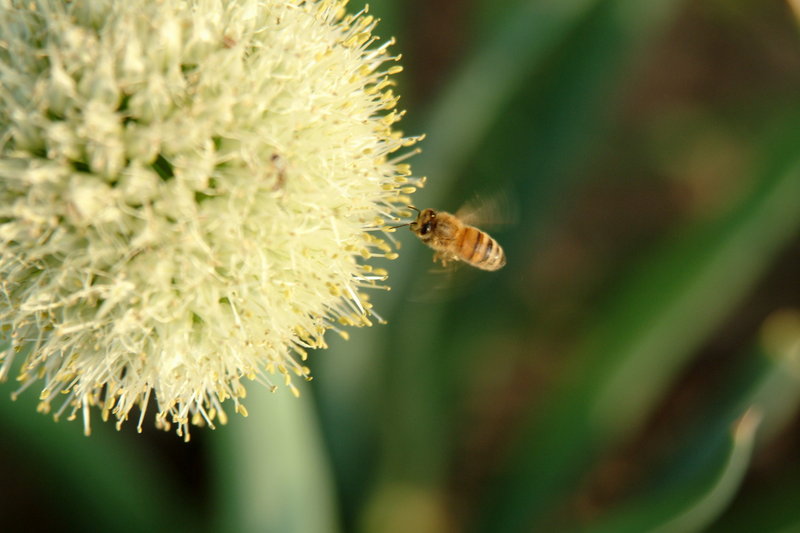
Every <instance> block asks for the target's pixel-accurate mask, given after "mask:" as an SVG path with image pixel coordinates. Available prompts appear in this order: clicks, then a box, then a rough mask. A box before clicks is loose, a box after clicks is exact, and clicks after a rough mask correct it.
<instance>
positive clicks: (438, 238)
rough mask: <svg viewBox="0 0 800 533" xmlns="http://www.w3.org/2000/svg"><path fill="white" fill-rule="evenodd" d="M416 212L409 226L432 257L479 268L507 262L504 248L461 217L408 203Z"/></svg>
mask: <svg viewBox="0 0 800 533" xmlns="http://www.w3.org/2000/svg"><path fill="white" fill-rule="evenodd" d="M408 207H409V209H413V210H414V211H416V212H417V218H416V220H414V221H412V222H409V223H408V224H401V225H400V226H394V227H395V228H402V227H403V226H408V227H409V228H410V229H411V231H412V232H413V233H414V235H416V236H417V237H419V239H420V240H421V241H422V242H424V243H425V244H427V245H428V246H430V247H431V248H433V249H434V250H435V251H436V253H435V254H434V256H433V260H434V261H441V263H442V266H447V263H449V262H450V261H464V262H465V263H467V264H468V265H472V266H474V267H475V268H480V269H481V270H498V269H500V268H502V267H503V266H505V264H506V254H505V253H504V252H503V248H501V247H500V245H499V244H498V243H497V241H496V240H494V239H493V238H492V237H491V236H489V234H488V233H486V232H485V231H481V230H479V229H478V228H476V227H474V226H470V225H469V224H467V223H466V222H464V221H463V220H462V219H461V218H459V217H458V216H456V215H453V214H451V213H447V212H445V211H435V210H433V209H423V210H422V211H420V210H419V209H417V208H416V207H414V206H413V205H410V206H408Z"/></svg>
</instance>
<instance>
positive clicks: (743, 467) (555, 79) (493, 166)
mask: <svg viewBox="0 0 800 533" xmlns="http://www.w3.org/2000/svg"><path fill="white" fill-rule="evenodd" d="M353 8H355V6H353ZM370 9H371V12H373V13H374V14H376V15H377V16H378V17H381V18H382V19H383V21H382V23H381V26H380V28H382V30H383V32H384V34H385V35H390V34H392V35H396V36H397V37H398V42H399V45H398V46H397V47H396V48H397V49H398V50H401V51H403V53H404V56H405V60H404V62H405V64H406V71H405V74H404V76H405V78H404V79H403V86H402V87H400V89H399V92H400V94H403V95H406V100H405V107H406V108H408V110H409V117H408V120H407V121H406V124H405V127H406V128H407V129H408V130H409V131H410V132H413V133H419V132H426V133H427V134H428V139H427V140H426V141H425V142H424V143H423V149H424V152H423V153H422V154H421V155H419V156H417V157H415V158H414V159H413V160H412V163H413V166H414V170H415V172H416V173H417V174H419V175H426V176H428V177H429V187H426V189H425V190H423V191H421V192H420V193H418V195H417V196H416V197H415V202H416V203H417V204H418V205H420V206H431V207H436V208H442V209H449V210H454V209H457V208H458V206H459V205H460V204H461V203H462V202H464V201H467V200H469V199H471V198H474V197H475V196H476V195H478V196H483V197H487V198H492V197H505V198H506V199H508V200H509V201H511V202H512V203H513V204H515V205H514V206H513V207H514V208H515V210H516V211H518V212H519V217H518V221H517V222H516V223H515V224H506V225H500V226H495V227H489V228H487V229H490V230H491V232H492V234H493V235H494V236H495V237H496V238H497V239H498V240H499V241H500V242H501V243H502V244H503V245H504V247H505V248H506V252H507V255H508V257H509V264H508V266H507V267H506V268H505V269H503V270H501V271H499V272H497V273H484V272H471V271H469V269H460V270H459V271H457V272H455V274H454V275H453V276H446V275H442V274H441V273H431V272H430V270H431V262H430V260H431V259H430V258H431V253H430V251H429V250H428V249H426V248H424V247H423V246H422V245H421V244H419V243H418V242H415V240H414V238H413V236H412V235H410V234H408V233H406V232H403V233H402V234H398V238H399V239H400V240H401V243H402V254H401V258H400V259H399V260H398V261H395V262H393V263H389V264H388V265H387V268H388V269H389V270H390V272H391V280H390V281H391V284H392V287H393V290H392V291H391V292H390V293H387V294H380V295H376V296H374V300H375V305H376V308H378V309H379V310H380V312H381V313H382V314H383V315H384V316H385V317H386V318H388V319H389V322H390V323H389V325H387V326H376V327H373V328H370V329H368V330H360V331H354V332H353V333H352V335H351V340H350V341H347V342H345V341H343V340H340V339H331V348H330V349H329V350H326V351H323V352H317V353H314V354H312V355H311V365H312V367H313V368H312V370H313V372H314V375H315V377H316V379H315V380H314V381H313V382H311V383H309V384H308V385H307V386H306V387H304V389H303V396H302V397H301V399H300V400H294V399H293V398H291V397H289V395H288V394H285V392H286V391H281V392H278V393H276V394H274V395H272V394H269V393H266V392H265V391H262V390H258V389H257V388H256V387H253V388H252V390H251V391H250V397H249V403H248V405H249V407H250V408H249V412H250V416H249V417H248V418H246V419H245V418H241V417H236V418H235V419H233V420H231V422H230V423H229V424H228V426H227V427H225V428H220V429H218V430H216V431H210V430H205V431H203V430H196V431H195V432H194V433H193V440H192V442H191V443H189V444H184V443H183V442H182V441H181V440H180V439H178V438H176V437H175V436H174V435H171V434H160V433H157V432H156V431H155V430H153V429H150V428H148V430H146V431H145V433H144V434H143V435H138V434H136V432H135V430H134V429H132V428H130V427H128V428H124V429H123V431H121V432H115V431H114V430H113V427H111V426H110V424H108V425H103V424H101V423H99V421H98V422H97V423H96V424H95V429H94V434H93V435H92V437H91V438H88V439H87V438H85V437H83V436H82V435H81V428H80V427H79V425H78V424H77V423H73V424H69V423H64V422H61V423H58V424H54V423H53V422H52V421H51V420H50V419H49V418H47V417H43V416H34V415H32V411H33V409H34V407H33V404H34V403H35V398H33V397H32V395H31V394H23V395H22V396H21V398H20V400H18V401H17V402H14V403H12V402H10V401H4V402H0V424H2V432H3V435H4V438H3V439H2V444H1V445H0V447H1V448H2V452H3V453H2V455H0V457H2V471H3V472H4V475H3V476H2V478H0V479H2V481H0V483H2V484H3V494H4V495H5V497H4V498H3V500H2V504H0V510H2V513H3V514H4V516H5V517H6V521H7V522H6V527H4V530H9V531H10V530H15V529H16V530H20V531H22V530H40V529H55V528H56V527H57V528H58V529H60V530H62V531H63V530H67V531H69V530H79V529H81V530H82V529H86V528H89V527H91V528H92V529H99V530H113V531H128V530H130V531H144V530H147V531H175V530H177V531H180V530H187V531H204V530H207V531H269V532H303V533H312V532H335V531H348V532H349V531H363V532H369V533H371V532H376V533H391V532H407V531H415V532H420V533H425V532H431V533H436V532H455V531H467V532H527V531H578V530H580V531H597V532H640V531H660V532H667V531H675V532H689V531H720V532H722V531H725V532H736V531H743V532H745V531H756V530H757V531H790V530H796V529H797V528H798V527H800V510H798V508H797V506H796V501H797V497H798V495H800V461H799V460H798V453H797V450H798V449H800V424H799V423H798V417H797V408H798V405H799V403H798V402H800V383H798V379H799V378H800V99H798V97H799V96H800V41H799V40H798V34H797V27H796V19H795V18H794V17H793V14H792V11H791V10H790V8H789V5H788V4H787V3H784V2H781V1H779V0H770V1H764V0H703V1H701V2H679V1H677V0H650V1H648V2H642V1H641V0H529V1H523V0H505V1H503V2H490V1H488V0H476V1H474V2H461V1H458V0H430V1H422V0H413V1H404V2H401V1H399V0H380V1H378V2H375V3H373V4H372V5H371V7H370ZM13 388H14V384H4V385H3V386H2V390H3V391H5V392H10V391H11V390H13ZM145 427H147V425H145ZM8 524H18V525H19V526H16V525H14V526H10V529H9V527H8Z"/></svg>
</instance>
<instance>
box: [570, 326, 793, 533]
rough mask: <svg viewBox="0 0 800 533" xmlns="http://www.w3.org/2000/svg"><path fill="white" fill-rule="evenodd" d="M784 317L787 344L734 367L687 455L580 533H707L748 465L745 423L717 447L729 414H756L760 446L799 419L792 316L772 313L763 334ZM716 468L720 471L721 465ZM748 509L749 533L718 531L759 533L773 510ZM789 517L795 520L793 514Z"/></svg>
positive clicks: (775, 345) (759, 352)
mask: <svg viewBox="0 0 800 533" xmlns="http://www.w3.org/2000/svg"><path fill="white" fill-rule="evenodd" d="M787 315H788V316H790V317H792V322H793V327H794V332H791V334H792V335H793V340H791V339H790V342H783V339H781V340H780V341H779V342H778V343H774V342H769V341H767V342H765V343H764V344H765V345H764V346H762V347H761V348H760V349H759V350H757V352H756V353H755V354H754V357H752V358H748V359H747V360H745V361H744V362H743V364H741V365H740V367H741V368H739V369H737V372H736V373H734V374H733V376H734V377H733V378H732V379H731V380H730V385H731V387H730V390H729V391H728V392H727V393H726V394H725V395H724V397H723V398H721V399H720V400H718V401H716V402H714V403H713V405H714V408H713V409H708V408H705V409H704V410H703V412H702V413H698V420H697V422H696V423H697V425H698V428H697V429H696V430H695V431H693V432H691V433H690V434H689V435H687V436H686V439H687V441H688V442H687V446H686V447H685V448H686V450H685V451H683V452H681V453H679V454H677V457H676V458H673V459H672V460H671V461H670V469H669V472H668V473H667V474H666V475H662V476H660V479H658V480H650V483H649V485H651V486H650V487H649V488H648V489H647V495H646V496H642V497H639V498H635V499H634V501H631V502H629V503H628V504H627V505H624V506H623V507H622V508H620V509H618V510H616V511H615V512H614V513H613V514H612V515H611V516H609V517H607V518H605V519H603V520H601V522H600V523H598V524H597V525H595V526H593V527H590V528H586V527H583V528H581V531H586V532H587V533H604V532H609V533H611V532H614V533H626V532H638V531H662V532H667V531H678V532H690V531H706V530H707V529H708V527H709V526H711V525H712V523H713V521H714V520H716V519H717V518H718V517H719V515H720V514H721V513H722V512H723V511H724V510H725V508H726V507H728V506H729V505H730V503H731V501H732V500H733V497H734V495H735V493H736V491H737V489H738V487H739V484H740V482H741V481H742V479H743V474H744V473H745V470H746V466H747V464H748V461H747V460H746V456H749V454H750V452H749V448H750V447H752V446H753V445H754V442H753V439H752V438H751V437H752V436H753V434H752V432H750V431H749V430H750V429H751V426H748V425H746V424H744V425H743V424H742V423H739V424H736V425H735V427H736V429H735V430H734V433H733V435H731V438H730V439H728V442H727V444H726V445H725V446H722V447H720V446H718V443H719V441H720V439H719V436H720V435H721V434H723V433H727V430H726V428H727V427H728V426H729V425H730V421H731V420H732V419H734V418H735V417H738V419H739V420H743V418H742V417H746V416H748V415H747V413H751V414H757V416H758V418H759V419H761V420H763V422H762V423H760V430H759V441H761V442H768V441H769V439H770V437H771V436H773V435H774V434H775V433H776V432H777V431H780V430H781V429H783V427H784V426H785V425H786V424H787V422H789V421H790V420H791V419H792V418H793V417H794V416H796V414H797V411H798V405H799V404H800V318H799V317H798V315H797V314H796V313H791V314H789V313H787V312H779V313H775V314H774V315H772V316H771V317H770V318H769V319H768V321H767V323H766V325H765V328H764V329H765V330H770V329H773V330H774V329H775V328H773V327H772V326H773V324H775V323H776V322H783V323H785V322H786V321H785V320H784V319H785V317H786V316H787ZM778 325H779V326H781V325H782V324H778ZM767 333H769V332H767ZM779 334H783V332H780V333H779ZM765 336H766V335H765ZM742 411H744V413H745V414H742ZM734 413H735V414H734ZM723 459H724V460H723ZM717 465H723V466H722V468H719V467H718V466H717ZM710 471H713V473H712V475H709V472H710ZM654 481H655V482H654ZM795 503H796V501H795ZM739 507H741V506H739ZM746 507H749V508H750V509H751V513H752V510H753V509H757V510H758V514H759V516H760V517H761V523H760V524H759V525H756V524H757V523H758V522H756V523H751V524H750V527H749V528H747V529H741V528H739V529H736V528H733V527H732V523H729V524H728V525H727V527H726V528H725V529H722V530H720V531H735V530H739V531H756V530H758V531H763V530H764V528H763V527H762V526H763V520H764V516H763V515H764V514H765V513H764V510H765V509H767V508H769V509H770V512H771V508H772V506H770V505H756V506H746ZM793 509H796V505H795V506H793ZM767 514H769V513H767ZM793 517H794V519H795V520H796V518H797V511H796V510H795V511H794V515H793ZM784 523H786V521H785V520H784Z"/></svg>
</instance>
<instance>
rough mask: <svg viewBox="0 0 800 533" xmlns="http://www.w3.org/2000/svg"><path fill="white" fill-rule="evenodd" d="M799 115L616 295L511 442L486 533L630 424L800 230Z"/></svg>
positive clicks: (506, 526) (560, 483) (509, 523)
mask: <svg viewBox="0 0 800 533" xmlns="http://www.w3.org/2000/svg"><path fill="white" fill-rule="evenodd" d="M797 123H798V122H797V121H796V120H794V121H792V122H789V124H788V126H786V127H785V128H784V129H783V131H782V132H781V134H780V135H778V136H776V137H775V138H771V139H770V140H769V142H767V143H766V144H765V148H764V150H763V152H764V154H765V157H764V164H763V167H762V168H761V169H759V170H757V171H756V179H755V180H754V183H755V184H756V185H755V188H754V190H753V191H752V193H751V194H750V195H749V196H747V197H745V198H744V199H743V200H742V201H741V203H740V204H739V205H738V206H736V207H735V209H733V210H732V211H731V212H730V213H728V214H726V215H725V216H723V217H721V218H720V219H719V220H715V221H712V222H711V223H709V224H707V225H704V226H702V227H697V228H687V229H686V230H685V231H684V234H683V235H679V236H677V238H676V240H675V241H674V242H672V243H669V244H668V245H666V246H665V247H664V248H663V249H662V250H661V251H660V252H659V253H658V254H656V255H655V257H654V258H653V260H652V261H650V262H648V263H647V264H646V265H644V266H643V267H642V269H641V270H640V272H639V273H638V274H637V275H635V276H634V277H632V278H631V280H630V282H628V283H626V286H625V287H623V288H622V289H621V290H620V291H619V292H618V293H617V295H616V296H615V298H614V300H613V301H612V302H611V305H610V306H609V307H608V309H607V310H606V311H605V312H604V313H603V315H602V316H603V320H602V321H601V322H600V324H599V325H598V327H597V328H596V329H595V331H594V332H593V333H591V334H590V335H589V336H588V338H587V340H586V342H585V344H584V346H583V348H582V349H581V350H580V352H579V355H578V359H577V361H576V363H577V365H576V367H575V368H574V369H573V373H572V374H570V378H571V380H570V381H569V382H567V383H565V384H564V386H563V387H561V388H560V390H559V391H558V392H557V393H556V394H555V395H554V396H553V397H552V398H550V399H549V400H548V405H546V406H544V411H545V414H544V415H543V416H541V417H540V418H537V419H535V420H532V421H531V422H530V423H529V424H528V425H527V427H526V428H525V430H524V432H523V434H522V435H521V436H520V440H519V441H518V442H517V443H516V446H515V448H514V452H513V453H512V454H511V456H510V460H509V461H508V463H507V466H506V468H505V470H504V473H503V475H502V476H501V477H500V478H499V479H498V480H497V485H496V486H495V490H496V492H495V496H496V498H495V500H494V504H493V505H492V506H491V507H490V510H489V512H488V513H487V514H486V516H485V522H484V529H485V530H486V531H489V530H491V531H496V532H501V531H516V530H519V529H520V528H523V529H524V528H525V527H526V526H529V525H530V521H532V520H533V521H535V520H536V519H537V518H540V517H541V516H542V515H543V514H544V513H546V512H547V509H548V507H549V506H550V505H551V504H552V502H553V501H555V500H557V499H558V498H559V497H560V496H562V495H563V494H564V493H565V491H567V490H569V488H570V487H572V486H573V484H574V483H575V481H576V477H577V476H578V475H579V473H580V472H581V471H582V470H583V468H584V467H586V465H587V464H588V463H590V462H591V461H592V460H593V458H594V457H595V456H596V454H597V453H598V452H599V451H600V450H603V449H605V448H607V447H608V446H609V445H611V444H612V443H615V442H619V441H620V440H621V439H622V438H624V437H625V436H626V435H628V434H630V433H631V432H633V431H636V429H637V428H638V427H639V425H640V424H641V423H642V421H643V420H644V418H645V417H646V416H647V414H648V413H649V412H650V411H651V410H652V408H653V407H654V405H655V403H656V402H657V400H658V399H659V398H660V396H661V394H662V393H663V391H664V390H665V388H666V387H667V386H668V385H669V383H670V382H671V380H672V378H673V377H674V376H675V374H676V373H677V372H678V371H679V369H680V368H681V366H682V365H683V364H684V363H685V362H686V360H687V359H688V357H689V356H690V355H691V353H692V352H693V350H694V349H695V348H696V347H697V346H698V345H699V344H700V343H701V342H703V340H704V339H705V338H706V337H707V336H708V334H709V333H710V332H712V331H713V329H714V328H715V327H717V325H718V324H719V323H720V322H721V320H722V319H723V318H724V317H725V316H726V315H727V313H729V312H730V310H731V309H732V307H733V306H734V305H736V303H737V302H738V301H740V300H741V298H742V297H743V296H744V295H745V294H747V292H748V291H749V290H750V288H751V287H752V286H753V284H754V283H755V281H757V280H758V278H759V276H760V275H761V274H762V272H763V271H764V270H765V269H766V268H767V267H768V266H769V265H770V262H771V261H772V260H773V258H774V257H775V254H776V253H778V252H779V251H780V250H781V248H782V246H784V245H785V244H786V243H787V242H788V241H789V240H790V239H792V238H793V237H795V236H796V235H797V233H798V227H799V226H800V156H799V155H798V154H800V129H798V128H797V127H796V124H797ZM733 266H735V268H733Z"/></svg>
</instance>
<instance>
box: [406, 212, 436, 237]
mask: <svg viewBox="0 0 800 533" xmlns="http://www.w3.org/2000/svg"><path fill="white" fill-rule="evenodd" d="M435 225H436V211H434V210H433V209H430V208H428V209H423V210H422V211H419V214H418V215H417V219H416V220H415V221H414V222H412V223H411V224H409V226H410V228H411V231H413V232H414V233H416V234H417V235H418V236H419V237H420V238H421V239H423V240H425V239H426V237H428V236H429V235H430V234H431V231H432V230H433V228H434V226H435Z"/></svg>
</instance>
